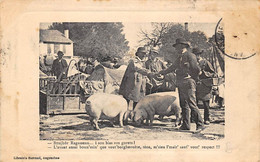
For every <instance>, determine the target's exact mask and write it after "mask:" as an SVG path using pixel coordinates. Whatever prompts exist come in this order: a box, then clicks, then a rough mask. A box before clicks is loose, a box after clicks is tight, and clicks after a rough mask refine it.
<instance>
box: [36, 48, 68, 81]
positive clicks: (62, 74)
mask: <svg viewBox="0 0 260 162" xmlns="http://www.w3.org/2000/svg"><path fill="white" fill-rule="evenodd" d="M57 55H58V58H56V59H54V58H53V56H51V55H45V56H44V57H40V70H41V71H42V72H43V73H45V74H46V75H48V76H56V78H57V80H62V79H63V78H66V70H67V68H68V63H67V61H66V60H65V59H64V58H63V55H64V53H63V52H62V51H58V53H57Z"/></svg>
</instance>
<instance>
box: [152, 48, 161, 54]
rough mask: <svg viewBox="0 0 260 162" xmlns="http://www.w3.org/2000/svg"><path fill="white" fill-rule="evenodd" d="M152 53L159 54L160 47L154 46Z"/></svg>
mask: <svg viewBox="0 0 260 162" xmlns="http://www.w3.org/2000/svg"><path fill="white" fill-rule="evenodd" d="M151 53H156V54H159V49H158V48H152V49H151Z"/></svg>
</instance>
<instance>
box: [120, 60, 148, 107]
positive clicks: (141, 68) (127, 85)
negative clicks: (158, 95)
mask: <svg viewBox="0 0 260 162" xmlns="http://www.w3.org/2000/svg"><path fill="white" fill-rule="evenodd" d="M148 73H149V71H148V70H147V69H145V65H144V62H143V61H142V60H140V59H139V58H138V57H135V59H131V60H130V61H129V64H128V66H127V68H126V71H125V74H124V76H123V79H122V82H121V85H120V88H119V94H120V95H123V96H124V97H125V98H126V99H128V100H133V101H134V102H138V101H139V100H141V99H142V98H143V97H144V96H145V89H146V81H147V75H148Z"/></svg>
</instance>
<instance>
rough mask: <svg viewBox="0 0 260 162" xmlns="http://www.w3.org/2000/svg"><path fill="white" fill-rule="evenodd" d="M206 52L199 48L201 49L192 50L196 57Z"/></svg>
mask: <svg viewBox="0 0 260 162" xmlns="http://www.w3.org/2000/svg"><path fill="white" fill-rule="evenodd" d="M203 52H204V50H203V49H201V48H199V47H196V48H193V49H192V53H194V54H195V55H200V54H202V53H203Z"/></svg>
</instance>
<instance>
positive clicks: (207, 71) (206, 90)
mask: <svg viewBox="0 0 260 162" xmlns="http://www.w3.org/2000/svg"><path fill="white" fill-rule="evenodd" d="M192 52H193V53H194V54H195V55H196V57H197V61H198V64H199V66H200V68H201V73H200V75H199V79H200V80H201V82H199V83H200V84H197V90H196V97H197V100H201V101H202V102H203V106H204V124H206V125H209V124H210V118H209V101H210V99H211V97H212V94H211V90H212V85H208V84H206V83H204V82H203V80H205V79H210V78H213V77H214V76H215V71H214V69H213V67H212V65H211V63H210V62H209V61H207V60H206V59H205V58H202V57H201V54H202V53H203V52H204V50H202V49H201V48H199V47H196V48H193V50H192Z"/></svg>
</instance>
